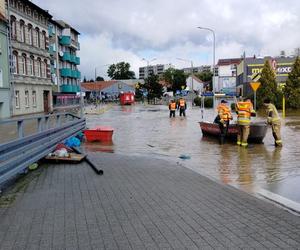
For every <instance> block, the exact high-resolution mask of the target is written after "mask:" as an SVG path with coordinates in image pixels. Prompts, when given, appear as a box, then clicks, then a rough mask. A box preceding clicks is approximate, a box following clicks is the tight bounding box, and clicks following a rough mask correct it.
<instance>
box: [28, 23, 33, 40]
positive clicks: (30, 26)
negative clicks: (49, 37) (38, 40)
mask: <svg viewBox="0 0 300 250" xmlns="http://www.w3.org/2000/svg"><path fill="white" fill-rule="evenodd" d="M28 43H29V45H33V30H32V25H31V24H28Z"/></svg>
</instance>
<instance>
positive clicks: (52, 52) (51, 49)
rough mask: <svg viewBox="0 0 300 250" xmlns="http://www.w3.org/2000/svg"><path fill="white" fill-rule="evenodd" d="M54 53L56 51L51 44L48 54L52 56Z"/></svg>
mask: <svg viewBox="0 0 300 250" xmlns="http://www.w3.org/2000/svg"><path fill="white" fill-rule="evenodd" d="M55 51H56V49H55V45H53V44H51V45H49V54H50V55H51V56H53V55H54V52H55Z"/></svg>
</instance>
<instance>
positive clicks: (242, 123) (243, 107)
mask: <svg viewBox="0 0 300 250" xmlns="http://www.w3.org/2000/svg"><path fill="white" fill-rule="evenodd" d="M236 113H237V116H238V117H237V124H238V135H237V142H236V144H237V145H240V146H242V147H247V146H248V137H249V134H250V121H251V116H255V115H256V114H255V111H254V110H253V105H252V103H251V101H250V100H249V99H247V100H246V101H244V102H243V101H239V102H237V104H236Z"/></svg>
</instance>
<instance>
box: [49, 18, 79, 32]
mask: <svg viewBox="0 0 300 250" xmlns="http://www.w3.org/2000/svg"><path fill="white" fill-rule="evenodd" d="M51 22H52V23H54V24H56V25H57V26H59V27H60V28H62V29H66V28H69V29H71V30H72V31H74V32H75V33H76V34H78V35H80V33H79V32H78V31H77V30H76V29H74V28H73V27H72V26H71V25H69V24H67V23H66V22H65V21H63V20H51Z"/></svg>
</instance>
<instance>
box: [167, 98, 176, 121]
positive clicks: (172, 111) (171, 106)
mask: <svg viewBox="0 0 300 250" xmlns="http://www.w3.org/2000/svg"><path fill="white" fill-rule="evenodd" d="M169 110H170V118H171V117H172V116H173V117H175V111H176V102H175V100H171V102H170V104H169Z"/></svg>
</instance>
